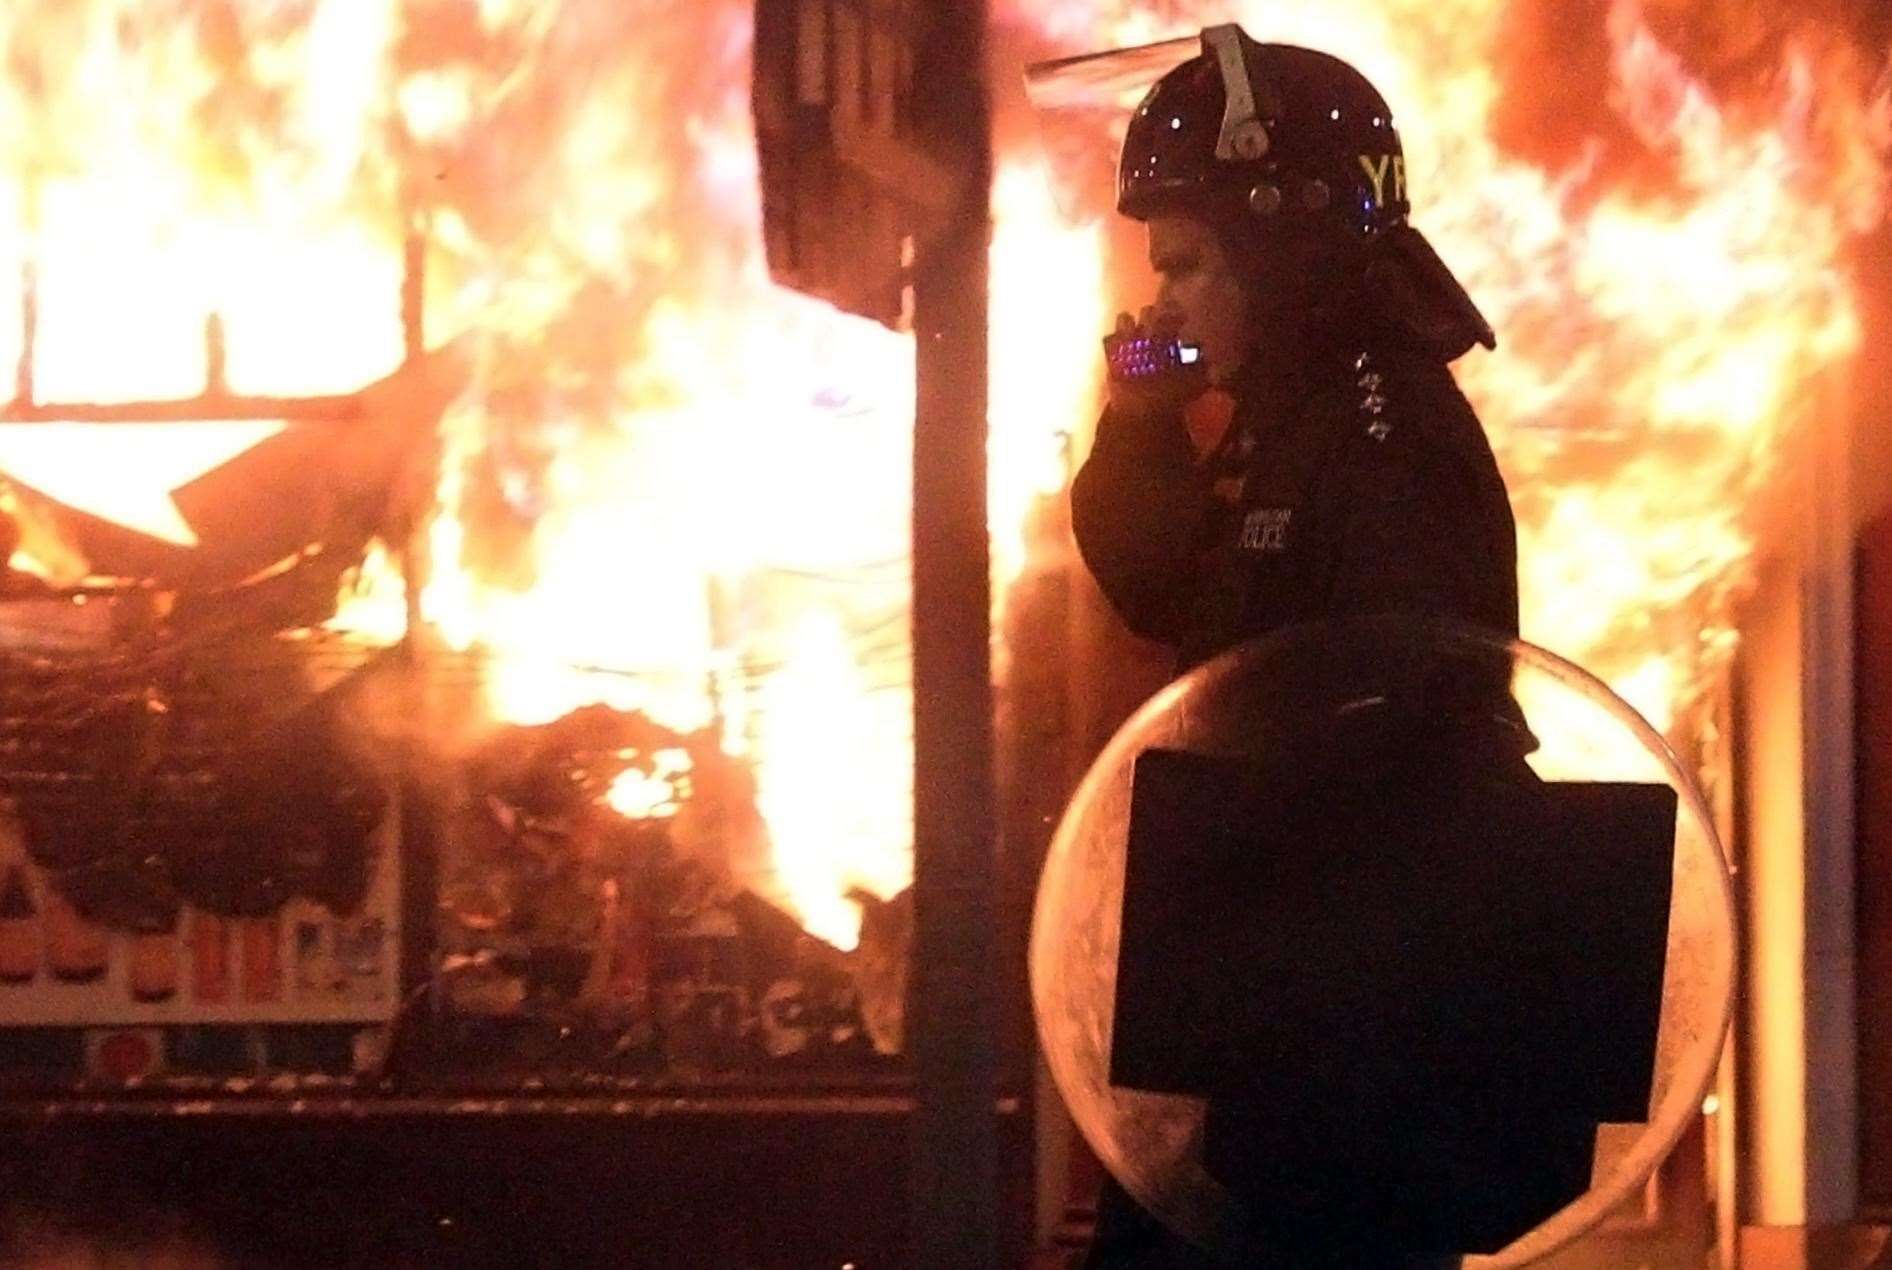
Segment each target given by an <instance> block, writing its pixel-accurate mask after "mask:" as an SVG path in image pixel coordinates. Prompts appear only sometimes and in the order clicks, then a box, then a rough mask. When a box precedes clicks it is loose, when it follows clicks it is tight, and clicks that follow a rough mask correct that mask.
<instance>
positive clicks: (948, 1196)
mask: <svg viewBox="0 0 1892 1270" xmlns="http://www.w3.org/2000/svg"><path fill="white" fill-rule="evenodd" d="M917 16H920V17H922V18H923V19H927V20H930V27H929V28H928V33H927V35H926V37H925V42H924V44H923V46H922V49H921V56H920V57H919V58H918V59H916V82H915V83H914V85H913V93H914V106H915V109H916V110H917V111H918V113H919V114H920V116H921V118H920V119H919V120H918V121H916V122H918V123H919V124H920V125H921V129H922V131H923V132H924V133H925V134H926V140H927V141H928V142H929V143H931V145H930V148H931V149H932V150H933V152H934V153H935V154H936V155H937V156H938V157H939V158H940V160H941V161H942V162H943V163H944V164H945V165H946V166H947V167H948V168H949V169H950V170H951V171H952V172H953V174H954V175H955V176H957V177H960V178H961V180H960V182H959V184H958V186H957V194H956V196H955V198H954V202H953V207H952V211H951V212H950V214H949V217H948V219H947V221H946V223H945V225H944V226H943V228H942V230H941V232H939V233H938V234H937V235H930V236H928V237H927V238H926V239H925V240H924V241H923V242H922V244H921V247H920V251H919V254H918V256H917V258H916V260H915V262H914V274H913V300H914V309H913V313H914V330H915V335H916V337H917V341H918V347H917V353H916V356H917V371H916V379H917V397H916V403H915V414H914V438H913V680H914V693H913V697H914V707H913V751H914V765H915V771H914V778H915V779H914V808H913V820H914V879H913V892H914V906H915V922H916V929H915V939H914V962H913V975H912V981H911V994H912V996H911V1001H912V1006H911V1008H912V1012H913V1024H914V1025H913V1029H912V1038H913V1044H912V1054H913V1063H914V1074H915V1079H916V1082H917V1085H918V1090H919V1110H918V1114H917V1118H916V1122H915V1126H914V1129H915V1132H914V1143H913V1146H914V1152H913V1168H912V1173H911V1179H910V1182H911V1187H912V1195H911V1203H912V1226H911V1231H912V1240H913V1257H912V1260H911V1263H910V1264H912V1265H914V1266H916V1267H920V1268H921V1270H935V1268H937V1270H945V1268H946V1267H981V1268H982V1267H988V1266H997V1265H998V1264H999V1262H1000V1255H1001V1253H1000V1248H1001V1240H1000V1235H999V1222H1000V1217H999V1182H998V1125H997V1117H996V1095H997V1069H998V1062H997V1052H996V1051H997V1046H998V1043H999V1036H998V1030H997V1026H996V1024H997V1012H996V1008H995V982H994V971H995V969H996V967H995V966H994V958H993V949H994V946H995V943H996V938H995V937H996V930H995V927H996V905H995V903H994V891H995V889H996V883H997V877H998V867H997V866H998V858H997V854H998V853H997V850H996V843H995V838H996V833H995V814H994V809H993V800H994V793H993V760H992V756H993V742H992V686H991V576H990V561H989V543H988V538H987V527H986V494H985V489H986V454H985V450H986V417H985V409H986V253H987V240H988V237H989V232H990V211H989V208H988V198H989V196H990V187H991V154H990V146H991V141H990V136H989V131H988V124H987V108H986V96H985V86H984V36H985V3H984V0H934V3H932V4H930V5H926V6H923V7H920V10H919V14H918V15H917Z"/></svg>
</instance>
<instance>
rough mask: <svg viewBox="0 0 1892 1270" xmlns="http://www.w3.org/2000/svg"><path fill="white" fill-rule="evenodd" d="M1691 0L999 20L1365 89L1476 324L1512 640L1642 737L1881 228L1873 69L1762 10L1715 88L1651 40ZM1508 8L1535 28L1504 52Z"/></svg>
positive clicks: (1709, 52)
mask: <svg viewBox="0 0 1892 1270" xmlns="http://www.w3.org/2000/svg"><path fill="white" fill-rule="evenodd" d="M1720 7H1721V6H1718V5H1716V4H1715V3H1712V2H1711V0H1704V2H1703V3H1700V4H1693V5H1686V6H1679V7H1678V6H1673V5H1663V6H1660V7H1657V6H1645V5H1643V4H1640V3H1637V2H1636V0H1614V2H1613V3H1612V4H1611V5H1610V6H1609V7H1608V12H1607V19H1606V21H1604V22H1603V24H1602V29H1601V30H1597V31H1584V30H1581V29H1578V28H1575V27H1572V26H1570V25H1569V22H1568V16H1569V15H1561V16H1560V17H1559V18H1558V24H1557V25H1551V18H1550V16H1549V15H1550V14H1551V12H1552V11H1553V10H1554V9H1555V6H1528V5H1515V4H1501V3H1495V2H1493V0H1459V2H1458V3H1453V4H1450V5H1447V6H1445V7H1444V8H1441V7H1440V6H1438V5H1436V4H1420V3H1418V2H1417V0H1376V2H1369V0H1360V2H1357V3H1349V4H1333V3H1328V2H1327V0H1321V2H1320V3H1314V2H1312V0H1267V2H1266V3H1262V2H1261V0H1253V2H1252V3H1235V4H1214V5H1204V6H1200V7H1198V8H1196V9H1192V10H1191V11H1190V12H1189V13H1188V14H1187V17H1186V21H1181V22H1179V21H1175V20H1174V19H1171V18H1167V17H1165V16H1163V13H1164V11H1163V10H1162V9H1161V6H1158V5H1155V4H1148V3H1137V2H1135V0H1132V2H1130V3H1120V2H1112V0H1103V2H1102V3H1096V4H1090V3H1085V4H1066V5H1056V6H1045V7H1040V6H1028V7H1027V6H1021V8H1020V18H1021V20H1022V21H1026V22H1029V23H1032V24H1034V25H1036V26H1038V27H1039V29H1041V30H1043V31H1044V32H1045V33H1046V34H1047V35H1049V36H1050V37H1052V38H1053V39H1055V40H1056V42H1057V44H1058V47H1059V50H1060V51H1063V52H1077V51H1082V50H1084V49H1087V48H1103V47H1111V46H1116V45H1129V44H1138V43H1146V42H1151V41H1155V40H1158V39H1163V38H1167V37H1172V36H1177V35H1186V34H1190V33H1191V30H1190V29H1191V28H1197V27H1200V26H1201V25H1204V24H1208V23H1212V22H1217V21H1231V20H1233V21H1239V22H1241V23H1242V24H1243V25H1244V26H1245V28H1246V29H1247V30H1248V31H1249V32H1250V33H1251V34H1252V35H1254V36H1255V37H1256V38H1258V39H1263V40H1276V41H1281V42H1286V43H1297V44H1303V45H1307V46H1310V47H1315V48H1319V49H1323V50H1326V51H1329V52H1332V53H1335V54H1337V55H1338V56H1341V57H1344V58H1346V59H1347V60H1349V61H1351V62H1352V63H1353V64H1355V65H1356V66H1358V67H1359V68H1360V69H1361V70H1362V71H1363V72H1364V73H1365V74H1366V75H1367V76H1368V77H1369V78H1370V79H1372V80H1373V81H1374V82H1375V83H1376V84H1377V85H1378V86H1379V87H1380V88H1381V90H1382V91H1383V92H1384V93H1385V94H1386V96H1387V97H1388V99H1389V100H1390V101H1391V102H1392V103H1393V106H1394V110H1395V112H1396V113H1397V115H1398V117H1399V122H1400V127H1401V133H1402V137H1403V140H1404V142H1405V144H1406V148H1407V155H1408V167H1409V170H1410V171H1411V173H1412V189H1413V191H1414V198H1415V202H1416V209H1415V217H1414V219H1415V222H1416V223H1417V224H1419V226H1420V227H1421V228H1422V229H1424V230H1425V231H1426V233H1427V234H1428V236H1429V237H1431V238H1432V240H1433V241H1434V243H1435V244H1436V245H1437V246H1438V248H1439V250H1440V252H1441V254H1442V255H1443V256H1444V257H1445V258H1446V259H1447V260H1448V261H1450V262H1451V263H1452V265H1453V266H1454V268H1455V269H1456V270H1457V271H1458V272H1459V273H1460V276H1461V277H1462V278H1463V280H1464V281H1465V283H1466V286H1467V288H1468V289H1469V290H1470V291H1471V293H1472V294H1473V296H1475V297H1476V298H1477V300H1478V302H1479V303H1480V305H1481V306H1482V307H1483V308H1484V310H1485V312H1486V314H1487V316H1488V317H1489V318H1490V319H1491V321H1492V324H1493V325H1494V326H1495V327H1496V329H1497V330H1498V332H1499V338H1500V346H1499V349H1498V351H1497V353H1495V354H1489V355H1488V354H1483V353H1476V354H1474V355H1473V356H1471V357H1469V358H1467V359H1466V360H1465V361H1463V362H1461V363H1459V365H1458V373H1459V378H1460V381H1461V383H1462V385H1463V386H1464V387H1465V389H1466V391H1467V393H1468V394H1469V395H1470V396H1471V397H1472V399H1473V401H1474V403H1475V404H1476V405H1477V406H1478V408H1479V412H1480V414H1481V416H1482V417H1483V419H1484V421H1485V424H1486V428H1487V431H1488V432H1489V434H1490V436H1491V438H1492V441H1493V445H1494V448H1495V449H1496V450H1497V452H1498V457H1499V461H1500V464H1501V466H1502V467H1503V468H1504V471H1505V475H1506V478H1507V481H1508V483H1509V485H1510V488H1511V491H1512V498H1513V502H1514V504H1515V506H1516V510H1517V512H1518V521H1519V536H1520V563H1521V571H1522V578H1521V584H1522V607H1523V633H1524V636H1525V638H1527V639H1530V640H1533V641H1534V642H1537V643H1540V644H1543V645H1544V646H1546V647H1548V648H1550V649H1552V650H1553V651H1556V652H1559V653H1561V654H1563V655H1564V656H1566V657H1569V658H1570V659H1572V660H1574V661H1576V662H1578V663H1579V664H1581V665H1583V666H1585V667H1586V668H1589V669H1591V670H1592V671H1594V672H1596V673H1597V674H1599V675H1600V676H1602V677H1603V678H1604V679H1605V680H1606V681H1608V682H1609V683H1610V684H1611V685H1612V686H1613V687H1614V688H1615V689H1616V690H1617V691H1618V692H1619V693H1620V694H1621V695H1623V696H1624V697H1625V698H1626V699H1627V700H1629V701H1630V702H1631V704H1633V705H1635V706H1636V707H1637V708H1638V709H1639V710H1640V711H1641V712H1642V713H1643V714H1644V715H1645V716H1646V717H1648V718H1649V719H1650V720H1651V721H1652V722H1653V723H1654V724H1655V725H1656V726H1657V727H1658V728H1659V729H1671V728H1676V727H1682V726H1684V725H1683V723H1682V720H1683V718H1684V716H1686V715H1687V713H1688V711H1689V710H1690V709H1691V708H1692V707H1694V706H1695V705H1696V704H1697V703H1698V702H1699V701H1700V700H1701V699H1702V697H1703V695H1704V693H1706V692H1707V691H1708V690H1709V689H1710V687H1711V686H1712V685H1713V684H1714V683H1715V682H1716V681H1717V679H1718V677H1719V676H1720V675H1721V673H1722V671H1723V670H1724V668H1725V666H1726V664H1727V661H1728V658H1729V657H1730V655H1731V653H1732V651H1733V648H1734V645H1735V640H1734V636H1733V628H1732V623H1733V613H1734V607H1735V604H1736V602H1737V601H1738V599H1739V597H1740V596H1741V594H1742V593H1743V590H1744V588H1745V587H1746V585H1747V583H1748V581H1749V575H1750V569H1751V564H1752V561H1753V560H1754V557H1755V555H1756V552H1757V550H1758V549H1759V546H1760V537H1761V535H1762V533H1763V532H1764V530H1765V526H1764V525H1763V524H1762V523H1761V521H1760V519H1759V518H1758V516H1757V515H1756V513H1755V509H1756V508H1757V507H1758V506H1759V505H1760V504H1761V502H1762V496H1763V495H1764V494H1765V493H1766V492H1767V491H1768V490H1769V489H1770V488H1772V487H1774V486H1775V485H1776V483H1777V481H1778V480H1779V478H1780V476H1781V475H1782V473H1783V471H1784V470H1785V469H1786V468H1787V466H1788V465H1789V464H1790V462H1791V461H1792V456H1793V452H1794V447H1795V443H1796V442H1797V441H1799V440H1800V439H1801V438H1803V436H1804V435H1805V433H1806V432H1807V430H1808V429H1809V428H1811V427H1813V426H1816V425H1817V423H1818V422H1819V417H1820V413H1821V412H1822V411H1825V410H1830V409H1832V408H1834V407H1835V405H1836V404H1837V401H1838V399H1837V397H1836V394H1835V391H1834V389H1835V387H1836V381H1837V379H1838V376H1839V375H1840V374H1841V373H1843V371H1844V369H1845V367H1846V366H1847V364H1848V362H1849V360H1850V358H1851V357H1852V355H1853V353H1854V352H1855V351H1856V350H1857V347H1858V344H1859V339H1860V325H1859V318H1858V314H1857V301H1856V298H1855V296H1854V294H1853V291H1852V288H1851V284H1850V282H1849V280H1848V277H1847V274H1846V271H1845V261H1846V253H1847V250H1848V247H1849V244H1850V242H1851V240H1852V238H1853V235H1854V234H1855V233H1857V232H1858V231H1859V230H1861V229H1862V228H1865V227H1868V226H1870V225H1872V224H1874V223H1876V222H1877V221H1878V220H1879V219H1881V218H1882V217H1883V216H1884V214H1885V195H1886V181H1887V166H1886V163H1885V158H1886V154H1887V150H1888V141H1892V131H1889V130H1888V127H1887V122H1888V96H1887V93H1886V84H1885V80H1884V78H1883V76H1882V75H1881V76H1878V77H1875V72H1879V71H1882V70H1883V68H1882V67H1878V66H1874V65H1872V64H1870V63H1868V62H1867V61H1866V59H1865V58H1864V56H1863V55H1861V54H1860V53H1859V52H1858V51H1857V50H1856V49H1855V48H1854V47H1853V46H1852V45H1850V44H1849V43H1848V42H1847V39H1846V37H1845V35H1844V33H1843V32H1840V31H1837V30H1833V29H1826V28H1822V27H1820V26H1818V25H1815V24H1813V23H1810V22H1801V21H1797V20H1794V19H1791V18H1788V17H1782V18H1780V19H1778V20H1777V21H1775V22H1770V23H1769V24H1768V25H1770V26H1771V27H1773V28H1775V29H1770V30H1767V31H1764V32H1761V33H1760V34H1762V35H1766V36H1770V37H1773V42H1772V43H1770V44H1763V45H1762V47H1777V48H1778V50H1779V58H1778V62H1777V64H1775V65H1774V66H1771V67H1769V68H1767V71H1766V73H1764V74H1756V73H1754V72H1753V71H1752V70H1751V69H1750V70H1748V71H1747V72H1746V73H1745V75H1744V76H1743V77H1742V78H1741V79H1740V80H1738V81H1736V82H1734V83H1731V84H1726V83H1724V84H1719V85H1718V84H1717V82H1716V81H1717V78H1719V79H1721V80H1726V79H1727V78H1728V75H1727V74H1726V73H1725V68H1724V67H1723V66H1722V65H1721V64H1720V62H1719V61H1718V60H1717V56H1716V54H1717V50H1715V49H1714V48H1713V47H1712V41H1710V40H1708V39H1706V38H1704V39H1702V40H1700V41H1698V42H1699V43H1701V44H1703V45H1705V46H1707V47H1703V48H1699V49H1697V48H1690V47H1687V41H1686V40H1683V39H1680V36H1681V35H1682V34H1684V33H1685V32H1686V31H1687V29H1688V28H1687V27H1686V26H1685V23H1687V22H1690V21H1694V22H1696V23H1697V25H1698V26H1699V27H1700V28H1701V29H1703V30H1709V31H1712V30H1714V29H1715V23H1714V21H1713V18H1714V16H1715V13H1716V11H1717V10H1718V9H1719V8H1720ZM1540 8H1541V10H1542V16H1541V17H1538V16H1537V14H1536V10H1537V9H1540ZM1533 20H1538V21H1541V22H1542V23H1544V24H1545V29H1546V30H1548V31H1553V32H1555V34H1554V35H1551V36H1548V37H1545V38H1544V39H1540V40H1538V41H1537V42H1536V43H1535V44H1534V43H1532V41H1531V39H1530V38H1529V37H1530V36H1531V34H1532V33H1531V31H1530V30H1529V23H1530V22H1531V21H1533ZM1658 31H1660V32H1662V34H1658ZM1665 35H1666V36H1670V37H1675V38H1671V39H1665V38H1664V36H1665ZM1586 41H1588V43H1586ZM1513 49H1523V50H1526V52H1524V53H1520V54H1515V55H1513V57H1514V62H1515V64H1511V65H1506V64H1503V62H1502V60H1501V59H1502V57H1503V56H1504V51H1505V50H1513ZM1579 52H1581V53H1583V56H1578V53H1579ZM1592 52H1593V53H1594V57H1590V54H1591V53H1592ZM1586 58H1588V59H1589V60H1587V61H1586ZM1730 60H1731V59H1730ZM1580 67H1588V69H1587V70H1585V69H1579V68H1580ZM1585 75H1588V78H1584V76H1585ZM1125 104H1126V106H1127V105H1128V104H1129V103H1128V102H1126V103H1125ZM1586 111H1587V112H1588V113H1585V112H1586ZM1570 114H1575V115H1577V116H1579V117H1578V118H1577V119H1576V120H1575V121H1574V122H1572V121H1571V120H1570V119H1568V118H1566V117H1565V116H1567V115H1570ZM1525 704H1526V706H1527V708H1530V709H1531V710H1532V711H1533V717H1534V718H1537V719H1538V720H1539V722H1540V728H1539V730H1540V731H1541V732H1543V733H1544V734H1545V736H1546V739H1547V741H1548V742H1549V744H1548V745H1547V749H1546V753H1545V754H1544V755H1543V756H1541V757H1542V759H1543V762H1544V764H1545V765H1546V766H1547V767H1548V768H1550V769H1557V768H1559V767H1562V766H1566V765H1568V764H1570V763H1572V762H1575V761H1576V759H1577V758H1578V755H1577V754H1575V753H1572V754H1568V755H1564V754H1559V753H1558V752H1557V738H1558V734H1559V733H1560V732H1562V731H1563V730H1564V729H1563V728H1562V727H1561V726H1559V724H1558V723H1557V722H1556V721H1554V720H1551V721H1549V722H1548V725H1546V716H1545V713H1544V712H1546V711H1550V710H1552V709H1554V706H1553V705H1552V704H1551V703H1550V702H1547V701H1540V702H1536V703H1533V702H1529V701H1527V702H1526V703H1525ZM1570 731H1571V733H1572V736H1573V737H1574V736H1575V735H1577V734H1579V733H1582V732H1584V731H1585V729H1584V728H1582V727H1576V726H1574V725H1573V726H1572V728H1571V729H1570ZM1585 770H1587V771H1589V772H1591V773H1592V774H1595V773H1596V772H1597V771H1598V768H1597V767H1595V766H1594V765H1590V766H1587V767H1586V768H1585Z"/></svg>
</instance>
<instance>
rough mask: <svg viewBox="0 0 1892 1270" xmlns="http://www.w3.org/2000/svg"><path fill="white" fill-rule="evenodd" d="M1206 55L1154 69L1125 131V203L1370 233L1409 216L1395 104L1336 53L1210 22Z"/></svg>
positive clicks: (1120, 182) (1138, 211)
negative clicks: (1261, 40) (1240, 211)
mask: <svg viewBox="0 0 1892 1270" xmlns="http://www.w3.org/2000/svg"><path fill="white" fill-rule="evenodd" d="M1202 47H1203V51H1202V53H1201V55H1200V56H1198V57H1194V58H1191V59H1190V60H1189V61H1187V62H1184V63H1183V64H1182V65H1181V66H1178V67H1177V68H1176V69H1175V70H1173V71H1171V72H1170V73H1169V74H1167V75H1165V76H1163V78H1162V79H1160V80H1158V81H1157V82H1156V84H1155V86H1154V87H1152V88H1151V89H1150V91H1149V93H1148V94H1147V95H1146V96H1145V97H1144V99H1143V101H1142V104H1140V105H1139V106H1138V107H1137V109H1136V113H1135V114H1134V115H1133V116H1132V117H1131V119H1130V126H1129V128H1128V130H1127V131H1126V133H1125V135H1124V142H1123V155H1122V160H1121V162H1120V163H1119V165H1118V178H1117V209H1118V210H1119V211H1120V212H1122V213H1123V214H1124V215H1126V216H1129V217H1132V218H1133V219H1136V220H1146V219H1148V218H1149V217H1150V216H1152V215H1155V214H1157V213H1160V212H1162V211H1164V210H1166V209H1168V208H1172V207H1182V208H1199V209H1203V210H1210V211H1213V212H1218V213H1223V212H1228V213H1232V212H1234V211H1235V210H1236V208H1238V207H1241V208H1245V209H1246V212H1247V214H1248V215H1250V216H1253V217H1255V218H1256V219H1257V220H1258V221H1259V222H1262V223H1264V224H1267V223H1270V222H1276V221H1278V222H1279V223H1281V224H1293V225H1305V226H1309V227H1312V228H1315V229H1317V230H1318V231H1323V232H1326V233H1331V234H1334V235H1346V236H1352V237H1355V238H1371V237H1374V236H1376V235H1379V234H1382V233H1384V232H1385V231H1386V230H1388V229H1390V228H1391V227H1393V226H1394V225H1398V224H1402V223H1404V221H1405V219H1406V216H1407V213H1408V212H1410V211H1411V204H1410V202H1408V200H1407V197H1406V157H1405V152H1404V151H1403V150H1402V149H1401V148H1400V144H1399V133H1398V131H1397V129H1395V128H1394V126H1393V112H1392V110H1391V109H1390V108H1389V107H1388V106H1387V104H1386V100H1385V98H1383V97H1381V96H1380V94H1379V92H1378V91H1377V90H1376V89H1375V88H1374V87H1373V85H1372V84H1370V83H1368V82H1367V79H1366V77H1365V76H1364V75H1362V74H1360V72H1359V71H1356V70H1354V69H1353V67H1351V66H1349V65H1347V64H1346V63H1345V62H1343V61H1341V60H1340V59H1339V58H1337V57H1332V56H1329V55H1328V54H1326V53H1319V52H1316V51H1314V50H1313V49H1305V48H1297V47H1295V46H1293V45H1289V44H1258V43H1256V42H1255V41H1254V40H1252V39H1250V38H1249V37H1248V36H1247V35H1246V34H1245V33H1244V32H1243V31H1242V30H1241V29H1240V28H1239V27H1236V26H1232V25H1230V26H1219V27H1210V28H1208V29H1207V30H1205V31H1203V33H1202Z"/></svg>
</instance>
